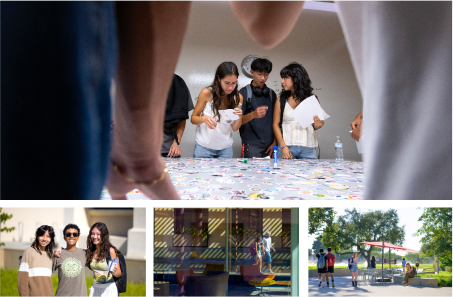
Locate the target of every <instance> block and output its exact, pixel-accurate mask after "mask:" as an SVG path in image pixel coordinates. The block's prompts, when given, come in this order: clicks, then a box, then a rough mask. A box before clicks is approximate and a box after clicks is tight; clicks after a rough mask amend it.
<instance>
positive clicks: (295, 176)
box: [101, 158, 365, 200]
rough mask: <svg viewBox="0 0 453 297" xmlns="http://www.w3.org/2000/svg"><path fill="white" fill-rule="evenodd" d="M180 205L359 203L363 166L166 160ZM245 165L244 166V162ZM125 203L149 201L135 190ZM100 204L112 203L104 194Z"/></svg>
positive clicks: (350, 163)
mask: <svg viewBox="0 0 453 297" xmlns="http://www.w3.org/2000/svg"><path fill="white" fill-rule="evenodd" d="M165 160H166V162H167V164H168V169H169V174H170V177H171V180H172V182H173V185H174V186H175V188H176V191H177V193H178V194H179V195H180V197H181V199H182V200H345V199H346V200H350V199H353V200H359V199H362V198H363V192H364V189H365V186H364V184H365V183H364V174H365V169H364V165H363V162H356V161H343V162H335V160H323V159H320V160H308V159H304V160H278V161H279V162H278V166H279V167H278V168H273V160H271V159H234V158H233V159H208V158H198V159H196V158H181V159H178V158H165ZM243 160H247V162H246V163H245V162H243ZM127 197H128V199H147V198H146V197H145V196H144V195H143V194H141V193H140V191H138V190H134V191H131V192H130V193H128V194H127ZM101 199H110V195H109V194H108V191H107V190H106V189H104V191H103V193H102V196H101Z"/></svg>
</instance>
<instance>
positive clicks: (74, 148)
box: [1, 1, 117, 200]
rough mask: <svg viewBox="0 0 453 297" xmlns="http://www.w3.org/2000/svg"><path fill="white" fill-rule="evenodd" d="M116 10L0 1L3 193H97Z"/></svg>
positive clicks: (106, 141)
mask: <svg viewBox="0 0 453 297" xmlns="http://www.w3.org/2000/svg"><path fill="white" fill-rule="evenodd" d="M115 16H116V13H115V3H114V2H88V1H80V2H70V1H68V2H60V1H52V2H46V3H42V2H35V1H29V2H21V1H18V2H4V3H2V6H1V28H2V30H1V32H2V37H1V39H2V45H1V52H2V54H1V55H2V66H1V67H2V69H1V74H2V75H1V86H2V89H1V98H2V103H1V126H2V127H8V128H7V129H2V152H1V157H2V166H1V175H2V199H25V200H27V199H30V193H39V194H43V195H45V199H46V200H47V199H48V200H55V199H65V200H76V199H96V200H97V199H99V198H100V196H101V193H102V187H103V186H104V184H105V180H106V177H107V168H108V165H109V152H110V133H111V129H110V122H111V106H110V103H111V98H110V89H111V82H112V78H113V77H114V75H115V70H116V60H117V34H116V17H115ZM44 193H45V194H44Z"/></svg>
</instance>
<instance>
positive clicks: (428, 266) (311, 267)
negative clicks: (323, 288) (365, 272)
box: [308, 263, 434, 271]
mask: <svg viewBox="0 0 453 297" xmlns="http://www.w3.org/2000/svg"><path fill="white" fill-rule="evenodd" d="M357 266H358V267H359V269H362V268H367V266H366V265H360V264H359V265H357ZM381 267H382V264H376V268H378V269H379V268H381ZM395 267H396V268H401V263H399V264H396V265H395V264H393V263H392V265H390V264H389V263H387V264H384V269H385V268H387V269H390V268H395ZM419 268H423V271H430V270H434V268H433V264H420V266H419ZM335 269H348V265H343V266H337V265H335ZM308 270H318V268H317V267H316V265H309V266H308Z"/></svg>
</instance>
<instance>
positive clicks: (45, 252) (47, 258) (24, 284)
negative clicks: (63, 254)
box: [17, 225, 55, 296]
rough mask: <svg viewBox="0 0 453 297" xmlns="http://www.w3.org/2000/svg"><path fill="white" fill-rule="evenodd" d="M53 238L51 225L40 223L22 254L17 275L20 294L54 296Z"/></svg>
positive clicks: (53, 233)
mask: <svg viewBox="0 0 453 297" xmlns="http://www.w3.org/2000/svg"><path fill="white" fill-rule="evenodd" d="M54 238H55V232H54V231H53V228H52V227H51V226H47V225H42V226H41V227H39V228H38V229H37V230H36V233H35V240H34V241H33V243H32V245H31V247H29V248H28V249H26V250H25V252H24V254H23V255H22V259H21V262H20V267H19V274H18V275H17V288H18V290H19V294H20V295H21V296H54V292H53V285H52V279H51V275H52V251H53V249H54V247H55V240H54Z"/></svg>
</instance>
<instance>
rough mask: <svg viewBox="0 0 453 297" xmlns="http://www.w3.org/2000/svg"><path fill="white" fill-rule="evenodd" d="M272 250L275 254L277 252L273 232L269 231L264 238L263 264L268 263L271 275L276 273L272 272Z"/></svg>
mask: <svg viewBox="0 0 453 297" xmlns="http://www.w3.org/2000/svg"><path fill="white" fill-rule="evenodd" d="M271 249H272V251H273V252H275V249H274V247H273V246H272V238H271V232H270V231H267V232H266V233H265V237H264V238H263V250H264V255H263V262H267V268H269V271H268V272H269V273H274V272H273V271H272V256H271Z"/></svg>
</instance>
